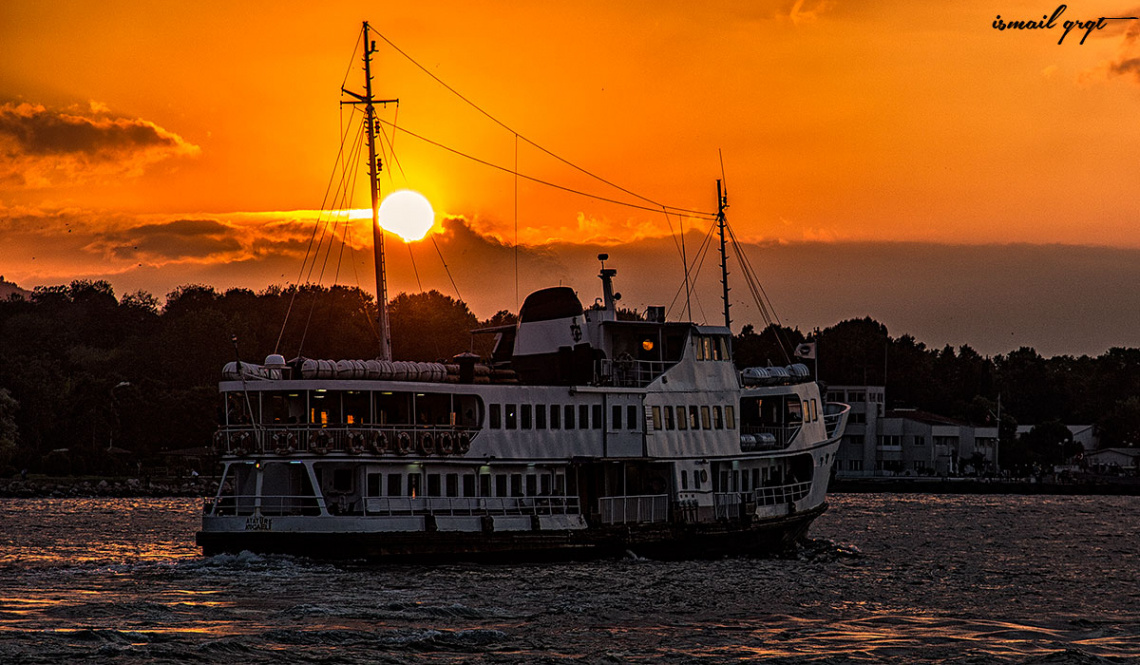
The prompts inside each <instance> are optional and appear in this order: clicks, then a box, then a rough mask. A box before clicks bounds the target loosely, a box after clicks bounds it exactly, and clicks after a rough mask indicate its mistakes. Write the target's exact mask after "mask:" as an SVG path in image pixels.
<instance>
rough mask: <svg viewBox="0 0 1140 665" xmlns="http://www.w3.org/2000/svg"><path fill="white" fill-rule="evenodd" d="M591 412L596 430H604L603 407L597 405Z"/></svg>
mask: <svg viewBox="0 0 1140 665" xmlns="http://www.w3.org/2000/svg"><path fill="white" fill-rule="evenodd" d="M591 411H593V418H594V429H602V425H603V423H602V405H601V404H595V405H594V406H593V408H592V409H591Z"/></svg>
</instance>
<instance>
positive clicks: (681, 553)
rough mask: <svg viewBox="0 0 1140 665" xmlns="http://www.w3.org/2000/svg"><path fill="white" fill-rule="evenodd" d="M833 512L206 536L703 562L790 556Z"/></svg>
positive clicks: (496, 557)
mask: <svg viewBox="0 0 1140 665" xmlns="http://www.w3.org/2000/svg"><path fill="white" fill-rule="evenodd" d="M825 510H827V504H826V503H825V504H823V505H820V506H818V507H816V508H813V509H812V510H805V511H802V512H796V513H793V514H791V515H788V516H786V517H782V518H778V519H769V520H764V521H757V520H753V521H752V522H751V523H747V524H746V523H744V522H743V521H731V522H715V523H709V524H627V525H615V526H605V527H590V528H588V529H582V530H578V531H506V532H493V533H485V532H476V533H452V532H448V533H444V532H438V531H437V532H413V533H405V532H384V533H361V532H335V533H297V532H274V531H240V532H206V531H200V532H198V535H197V543H198V545H199V546H200V547H201V548H202V552H203V554H205V555H206V556H213V555H216V554H225V553H232V554H236V553H238V552H242V551H246V550H248V551H250V552H255V553H259V554H291V555H295V556H305V557H312V558H317V559H366V560H373V561H385V562H392V563H400V562H404V563H428V562H445V561H480V562H486V563H505V562H514V561H552V560H574V559H594V558H606V557H615V556H616V557H620V556H629V555H630V554H631V553H632V554H634V555H637V556H639V557H644V558H648V559H662V560H667V559H701V558H718V557H724V556H741V555H772V554H780V553H782V552H787V551H790V550H792V549H793V548H794V546H795V543H796V541H797V540H799V539H800V538H802V537H803V536H804V534H805V533H806V532H807V530H808V527H809V526H810V525H811V523H812V521H813V520H815V518H817V517H819V516H820V515H821V514H823V512H824V511H825Z"/></svg>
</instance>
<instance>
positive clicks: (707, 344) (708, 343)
mask: <svg viewBox="0 0 1140 665" xmlns="http://www.w3.org/2000/svg"><path fill="white" fill-rule="evenodd" d="M701 346H702V347H703V348H704V351H705V354H704V355H705V357H704V358H703V359H702V360H712V359H713V351H712V338H711V337H702V338H701Z"/></svg>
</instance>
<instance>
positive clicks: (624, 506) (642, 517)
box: [598, 494, 669, 524]
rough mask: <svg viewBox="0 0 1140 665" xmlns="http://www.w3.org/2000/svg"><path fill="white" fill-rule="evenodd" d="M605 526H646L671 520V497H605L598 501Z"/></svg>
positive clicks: (663, 495) (660, 495) (650, 495)
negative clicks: (632, 524)
mask: <svg viewBox="0 0 1140 665" xmlns="http://www.w3.org/2000/svg"><path fill="white" fill-rule="evenodd" d="M598 513H599V514H600V516H601V520H602V523H603V524H630V523H637V524H645V523H652V522H665V521H668V519H669V495H667V494H644V495H631V496H603V497H601V498H599V499H598Z"/></svg>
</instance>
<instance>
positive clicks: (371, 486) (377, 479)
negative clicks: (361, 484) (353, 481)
mask: <svg viewBox="0 0 1140 665" xmlns="http://www.w3.org/2000/svg"><path fill="white" fill-rule="evenodd" d="M383 480H384V476H383V474H379V473H370V474H368V496H380V485H381V483H382V482H383Z"/></svg>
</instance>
